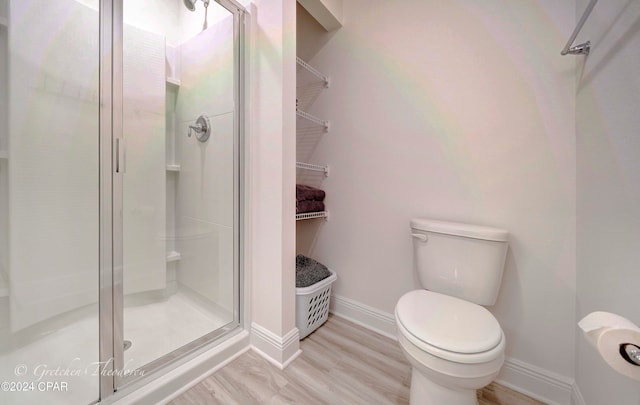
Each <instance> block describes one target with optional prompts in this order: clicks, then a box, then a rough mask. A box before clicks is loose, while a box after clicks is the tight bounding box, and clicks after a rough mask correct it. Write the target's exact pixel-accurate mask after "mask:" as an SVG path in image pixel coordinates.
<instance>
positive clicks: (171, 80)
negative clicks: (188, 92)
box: [167, 77, 180, 87]
mask: <svg viewBox="0 0 640 405" xmlns="http://www.w3.org/2000/svg"><path fill="white" fill-rule="evenodd" d="M167 84H168V85H170V86H173V87H180V79H176V78H175V77H167Z"/></svg>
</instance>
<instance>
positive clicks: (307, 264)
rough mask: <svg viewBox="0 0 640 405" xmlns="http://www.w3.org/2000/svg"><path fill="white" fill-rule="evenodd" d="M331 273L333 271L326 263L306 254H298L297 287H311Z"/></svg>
mask: <svg viewBox="0 0 640 405" xmlns="http://www.w3.org/2000/svg"><path fill="white" fill-rule="evenodd" d="M330 275H331V272H330V271H329V269H328V268H327V266H325V265H324V264H322V263H319V262H317V261H315V260H313V259H311V258H309V257H307V256H305V255H298V256H296V287H309V286H310V285H313V284H315V283H317V282H318V281H322V280H324V279H325V278H327V277H329V276H330Z"/></svg>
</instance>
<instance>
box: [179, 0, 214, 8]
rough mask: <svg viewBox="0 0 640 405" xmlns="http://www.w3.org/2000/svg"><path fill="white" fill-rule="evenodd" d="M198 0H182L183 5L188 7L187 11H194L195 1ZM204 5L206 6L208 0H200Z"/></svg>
mask: <svg viewBox="0 0 640 405" xmlns="http://www.w3.org/2000/svg"><path fill="white" fill-rule="evenodd" d="M197 2H198V0H184V6H185V7H186V8H188V9H189V11H196V3H197ZM202 2H203V3H204V6H205V7H207V6H208V5H209V0H202Z"/></svg>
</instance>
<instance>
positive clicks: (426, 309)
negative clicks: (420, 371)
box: [396, 290, 502, 354]
mask: <svg viewBox="0 0 640 405" xmlns="http://www.w3.org/2000/svg"><path fill="white" fill-rule="evenodd" d="M396 316H397V317H398V320H399V321H400V322H401V323H402V326H404V328H405V329H406V330H407V331H408V332H409V333H411V335H413V336H414V337H415V338H417V339H418V340H419V341H422V342H424V343H426V344H428V345H431V346H434V347H437V348H439V349H441V350H445V351H448V352H455V353H462V354H474V353H480V352H485V351H488V350H491V349H493V348H495V347H496V346H497V345H498V344H499V343H500V342H501V340H502V329H501V328H500V324H499V323H498V321H497V320H496V318H495V317H494V316H493V315H492V314H491V312H489V311H488V310H487V309H486V308H483V307H481V306H480V305H476V304H473V303H471V302H467V301H464V300H461V299H459V298H455V297H450V296H448V295H444V294H439V293H435V292H432V291H426V290H416V291H411V292H409V293H407V294H405V295H403V296H402V297H401V298H400V300H399V301H398V304H397V306H396Z"/></svg>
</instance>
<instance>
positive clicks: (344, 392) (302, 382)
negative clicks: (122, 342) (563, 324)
mask: <svg viewBox="0 0 640 405" xmlns="http://www.w3.org/2000/svg"><path fill="white" fill-rule="evenodd" d="M301 348H302V351H303V352H302V354H301V355H300V356H299V357H298V358H297V359H295V360H294V361H293V362H292V363H291V364H290V365H289V366H288V367H287V368H286V369H285V370H279V369H278V368H277V367H275V366H273V365H272V364H271V363H269V362H268V361H266V360H264V359H263V358H262V357H260V356H259V355H258V354H256V353H254V352H253V351H249V352H247V353H245V354H243V355H242V356H240V357H239V358H237V359H236V360H234V361H233V362H231V363H230V364H229V365H227V366H225V367H224V368H222V369H221V370H219V371H218V372H216V373H215V374H212V375H211V376H209V377H207V378H205V379H204V380H203V381H202V382H200V383H199V384H197V385H196V386H194V387H193V388H191V389H189V390H188V391H186V392H184V393H183V394H182V395H180V396H179V397H177V398H176V399H174V400H173V401H171V402H170V404H171V405H205V404H222V405H231V404H240V405H250V404H296V405H298V404H303V405H315V404H331V405H334V404H348V405H351V404H353V405H360V404H362V405H371V404H381V405H382V404H408V403H409V383H410V380H411V368H410V366H409V364H408V362H407V361H406V360H405V358H404V355H403V354H402V352H401V351H400V347H399V346H398V343H397V342H395V341H394V340H392V339H389V338H387V337H384V336H381V335H379V334H377V333H374V332H371V331H370V330H368V329H365V328H363V327H360V326H358V325H355V324H354V323H352V322H349V321H347V320H345V319H342V318H339V317H336V316H329V320H328V321H327V322H326V323H325V324H324V325H323V326H321V327H320V328H319V329H318V330H317V331H315V332H314V333H312V334H311V335H309V336H308V337H307V338H306V339H304V340H303V341H302V342H301ZM478 402H479V405H540V404H542V403H541V402H538V401H535V400H533V399H531V398H528V397H526V396H524V395H522V394H519V393H516V392H514V391H511V390H509V389H507V388H504V387H502V386H500V385H497V384H492V385H490V386H489V387H487V388H485V389H484V390H482V391H481V392H479V393H478ZM442 405H446V404H442Z"/></svg>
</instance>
